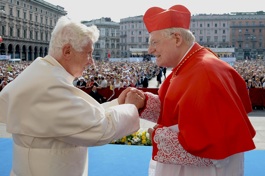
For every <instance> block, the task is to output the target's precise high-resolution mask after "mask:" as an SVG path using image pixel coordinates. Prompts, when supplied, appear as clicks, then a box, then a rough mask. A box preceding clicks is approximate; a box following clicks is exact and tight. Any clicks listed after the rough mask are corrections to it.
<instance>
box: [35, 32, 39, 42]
mask: <svg viewBox="0 0 265 176" xmlns="http://www.w3.org/2000/svg"><path fill="white" fill-rule="evenodd" d="M38 34H39V33H38V31H35V40H38V39H39V37H38Z"/></svg>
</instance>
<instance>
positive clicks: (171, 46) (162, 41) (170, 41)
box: [148, 31, 183, 68]
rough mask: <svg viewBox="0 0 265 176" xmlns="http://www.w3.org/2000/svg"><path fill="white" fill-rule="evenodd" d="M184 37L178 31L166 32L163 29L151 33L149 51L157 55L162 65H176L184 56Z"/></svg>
mask: <svg viewBox="0 0 265 176" xmlns="http://www.w3.org/2000/svg"><path fill="white" fill-rule="evenodd" d="M181 41H182V38H181V36H180V34H178V33H171V34H167V35H166V34H165V33H163V32H162V31H153V32H151V33H150V38H149V48H148V53H149V54H152V55H154V56H155V57H156V64H157V65H158V66H161V67H173V68H174V67H175V66H177V64H178V63H179V61H180V59H181V58H182V56H183V55H182V54H183V52H182V50H181V47H180V46H181Z"/></svg>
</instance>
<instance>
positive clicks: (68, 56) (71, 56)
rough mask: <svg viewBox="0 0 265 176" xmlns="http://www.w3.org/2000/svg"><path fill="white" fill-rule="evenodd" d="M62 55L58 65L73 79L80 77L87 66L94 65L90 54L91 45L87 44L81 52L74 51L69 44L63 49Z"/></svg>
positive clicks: (91, 50)
mask: <svg viewBox="0 0 265 176" xmlns="http://www.w3.org/2000/svg"><path fill="white" fill-rule="evenodd" d="M62 50H63V54H62V57H61V59H59V60H58V61H59V63H60V64H61V65H62V66H63V67H64V68H65V70H66V71H67V72H69V73H70V74H71V75H73V76H74V77H80V76H82V74H83V72H84V70H85V69H87V67H88V66H89V65H92V64H94V61H93V57H92V53H93V50H94V48H93V45H92V44H91V43H88V44H87V45H86V46H84V47H83V51H76V50H75V49H74V48H73V47H72V46H71V45H70V44H66V45H65V46H64V47H63V49H62Z"/></svg>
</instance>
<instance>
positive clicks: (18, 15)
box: [17, 10, 20, 18]
mask: <svg viewBox="0 0 265 176" xmlns="http://www.w3.org/2000/svg"><path fill="white" fill-rule="evenodd" d="M17 17H18V18H20V11H19V10H17Z"/></svg>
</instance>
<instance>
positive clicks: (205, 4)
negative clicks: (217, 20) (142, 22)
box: [45, 0, 265, 22]
mask: <svg viewBox="0 0 265 176" xmlns="http://www.w3.org/2000/svg"><path fill="white" fill-rule="evenodd" d="M45 1H46V2H49V3H52V4H54V5H59V6H61V7H64V10H65V11H67V13H68V15H67V16H68V17H69V18H71V19H73V20H76V21H89V20H93V19H99V18H102V17H110V18H111V20H112V21H115V22H120V19H122V18H127V17H134V16H138V15H144V13H145V11H146V10H147V9H148V8H150V7H154V6H157V7H161V8H163V9H168V8H170V7H171V6H173V5H176V4H181V5H184V6H186V7H187V8H188V9H189V10H190V12H191V14H192V15H196V14H201V13H204V14H223V13H230V12H256V11H265V6H264V5H262V4H263V3H262V1H263V0H215V1H210V0H45Z"/></svg>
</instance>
